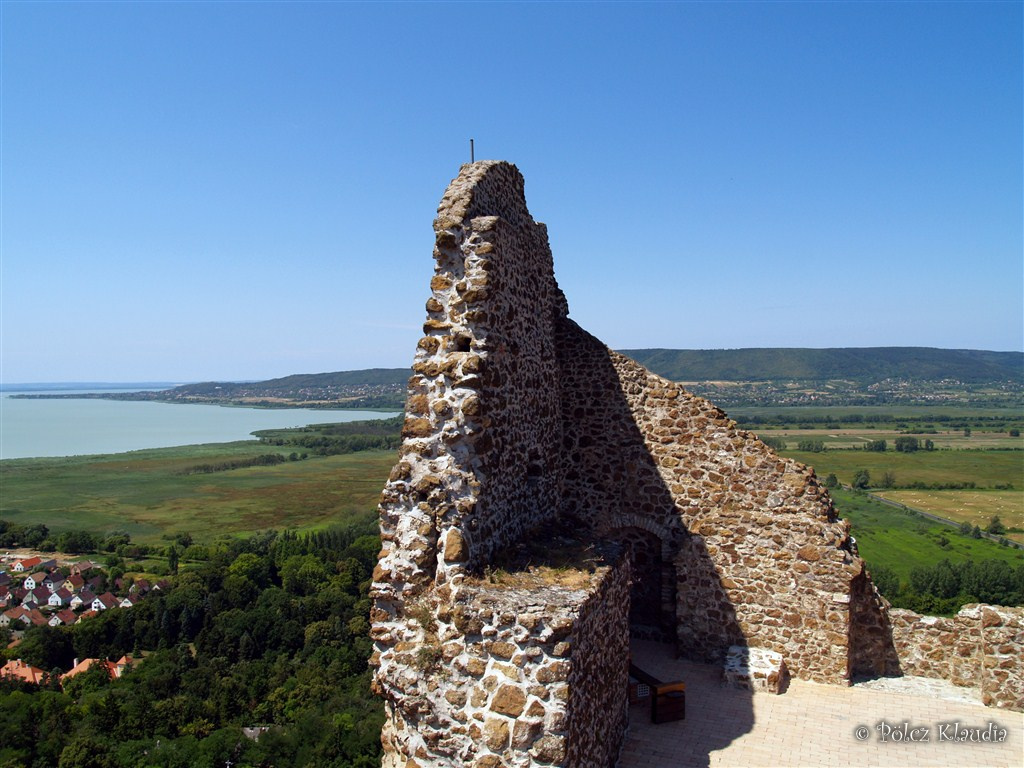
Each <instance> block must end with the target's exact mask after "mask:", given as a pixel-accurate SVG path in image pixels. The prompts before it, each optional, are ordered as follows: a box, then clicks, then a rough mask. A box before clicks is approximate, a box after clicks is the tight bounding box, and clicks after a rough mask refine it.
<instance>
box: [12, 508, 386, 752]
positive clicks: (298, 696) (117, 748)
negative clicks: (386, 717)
mask: <svg viewBox="0 0 1024 768" xmlns="http://www.w3.org/2000/svg"><path fill="white" fill-rule="evenodd" d="M379 544H380V542H379V539H378V537H377V535H376V534H375V533H373V532H372V528H364V529H362V530H360V529H353V528H348V529H336V530H329V531H323V532H319V533H316V534H311V535H307V536H298V535H295V534H294V533H290V532H285V533H283V534H276V533H274V532H267V533H264V534H260V535H256V536H253V537H251V538H250V539H248V540H245V541H238V542H234V543H232V545H231V546H230V547H229V548H227V549H226V550H225V551H220V552H218V553H217V554H216V555H215V556H214V557H213V559H212V560H210V561H209V562H207V563H205V564H203V565H202V566H201V567H199V568H197V569H194V570H190V571H186V572H183V573H182V574H181V575H180V576H179V577H178V578H177V580H176V581H175V584H174V586H173V587H172V588H171V589H170V590H168V591H166V592H164V593H162V594H159V595H154V596H151V598H150V599H147V600H146V601H143V602H141V603H139V604H138V605H136V606H135V607H133V608H132V609H130V610H121V611H109V612H105V613H103V614H101V615H99V616H96V617H94V618H93V619H91V620H90V621H87V622H82V623H81V624H78V625H75V626H73V627H68V628H51V627H36V628H33V629H30V630H29V631H28V632H27V633H26V636H25V639H24V640H23V642H22V644H21V645H20V646H19V647H18V648H17V649H14V650H12V651H9V652H8V655H9V656H17V657H20V658H22V659H23V660H24V661H26V662H27V663H29V664H32V665H33V666H37V667H40V668H42V669H45V670H54V672H53V674H51V675H50V676H49V679H48V681H47V682H45V683H44V684H43V685H41V686H33V685H28V684H24V683H17V682H12V681H11V680H10V679H5V680H3V681H0V766H2V767H3V768H15V767H16V766H19V767H20V766H23V767H24V768H44V766H46V767H48V768H53V767H54V766H56V768H86V767H87V766H89V767H90V768H156V767H158V766H159V767H161V768H164V767H166V768H172V767H174V768H177V767H178V766H181V768H186V767H188V768H191V767H192V766H209V767H210V768H213V766H223V765H225V764H228V762H229V761H230V764H231V765H234V766H236V768H242V767H243V766H252V767H253V768H256V767H266V768H270V767H271V766H274V767H275V768H284V767H285V766H307V765H317V766H325V767H327V768H370V766H374V767H375V766H377V765H378V764H379V760H380V758H379V734H380V727H381V724H382V722H383V711H382V707H381V705H380V703H379V702H378V701H376V700H375V699H374V698H373V697H372V696H371V694H370V692H369V672H368V669H367V658H368V656H369V654H370V650H371V641H370V639H369V636H368V633H369V627H370V624H369V608H370V600H369V597H368V589H369V585H370V581H371V573H372V569H373V566H374V564H375V562H376V556H377V550H378V548H379ZM124 654H130V655H132V656H134V657H135V658H136V659H139V658H141V663H139V664H138V665H137V667H136V668H134V669H133V670H132V671H130V672H129V673H127V674H126V675H124V676H123V677H121V678H119V679H110V678H109V677H108V676H107V675H106V674H105V673H103V672H102V671H96V672H95V673H94V672H93V671H90V672H86V673H83V674H80V675H78V676H76V677H75V678H72V679H71V680H70V681H69V683H68V684H67V685H66V686H65V688H64V689H63V690H62V689H61V687H60V685H59V683H58V675H57V673H58V672H60V671H64V670H66V669H68V668H69V667H70V666H71V662H72V661H73V659H74V658H79V659H81V658H106V659H117V658H119V657H120V656H122V655H124ZM251 727H260V728H261V730H262V733H261V734H260V735H259V737H258V739H254V738H250V737H249V736H246V735H245V734H244V733H243V731H242V729H243V728H251Z"/></svg>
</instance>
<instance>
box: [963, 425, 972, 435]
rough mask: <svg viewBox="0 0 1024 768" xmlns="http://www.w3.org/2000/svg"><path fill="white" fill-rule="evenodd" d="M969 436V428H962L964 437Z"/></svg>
mask: <svg viewBox="0 0 1024 768" xmlns="http://www.w3.org/2000/svg"><path fill="white" fill-rule="evenodd" d="M970 436H971V428H970V427H964V437H970Z"/></svg>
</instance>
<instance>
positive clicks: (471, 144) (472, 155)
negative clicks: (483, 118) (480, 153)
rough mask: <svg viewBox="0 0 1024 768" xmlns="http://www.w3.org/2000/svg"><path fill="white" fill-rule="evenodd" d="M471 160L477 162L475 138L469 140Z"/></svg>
mask: <svg viewBox="0 0 1024 768" xmlns="http://www.w3.org/2000/svg"><path fill="white" fill-rule="evenodd" d="M469 162H471V163H475V162H476V155H475V154H474V152H473V140H472V139H470V140H469Z"/></svg>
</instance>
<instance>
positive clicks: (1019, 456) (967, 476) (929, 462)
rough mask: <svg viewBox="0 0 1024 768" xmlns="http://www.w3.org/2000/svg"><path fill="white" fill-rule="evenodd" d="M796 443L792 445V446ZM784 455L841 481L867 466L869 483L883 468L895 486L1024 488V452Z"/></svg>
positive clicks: (787, 452)
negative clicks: (1009, 486) (891, 477)
mask: <svg viewBox="0 0 1024 768" xmlns="http://www.w3.org/2000/svg"><path fill="white" fill-rule="evenodd" d="M791 447H795V445H793V446H791ZM782 455H783V456H787V457H789V458H792V459H796V460H797V461H799V462H802V463H803V464H807V465H809V466H812V467H814V470H815V472H816V473H817V475H818V477H819V478H824V477H826V476H828V475H829V473H833V474H835V475H836V477H838V478H839V481H840V482H842V483H844V484H850V483H851V482H852V481H853V475H854V473H855V472H857V471H858V470H861V469H866V470H868V472H870V473H871V478H872V484H874V483H876V482H878V481H880V480H881V479H882V477H883V475H884V474H885V473H886V472H889V473H891V474H892V475H893V479H894V481H895V484H896V485H897V486H905V485H910V484H912V483H923V484H925V485H935V484H945V485H949V484H953V483H974V484H975V487H976V488H990V489H996V490H998V488H997V486H1006V485H1012V486H1013V490H1015V491H1017V492H1018V493H1020V492H1021V490H1022V489H1024V452H1022V451H999V450H987V451H986V450H976V451H915V452H913V453H898V452H896V451H894V450H892V449H891V447H890V449H889V450H888V451H885V452H876V451H842V450H825V451H821V452H818V453H812V452H810V451H796V450H789V449H787V450H785V451H782Z"/></svg>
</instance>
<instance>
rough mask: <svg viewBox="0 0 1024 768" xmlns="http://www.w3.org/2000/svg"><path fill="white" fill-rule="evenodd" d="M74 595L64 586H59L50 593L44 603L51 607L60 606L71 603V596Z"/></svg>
mask: <svg viewBox="0 0 1024 768" xmlns="http://www.w3.org/2000/svg"><path fill="white" fill-rule="evenodd" d="M72 597H74V595H72V594H71V593H70V592H68V590H66V589H64V587H61V588H59V589H58V590H57V591H56V592H52V593H51V594H50V599H49V600H47V601H46V604H47V605H49V606H51V607H53V608H61V607H63V606H65V605H69V604H70V603H71V598H72Z"/></svg>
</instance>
